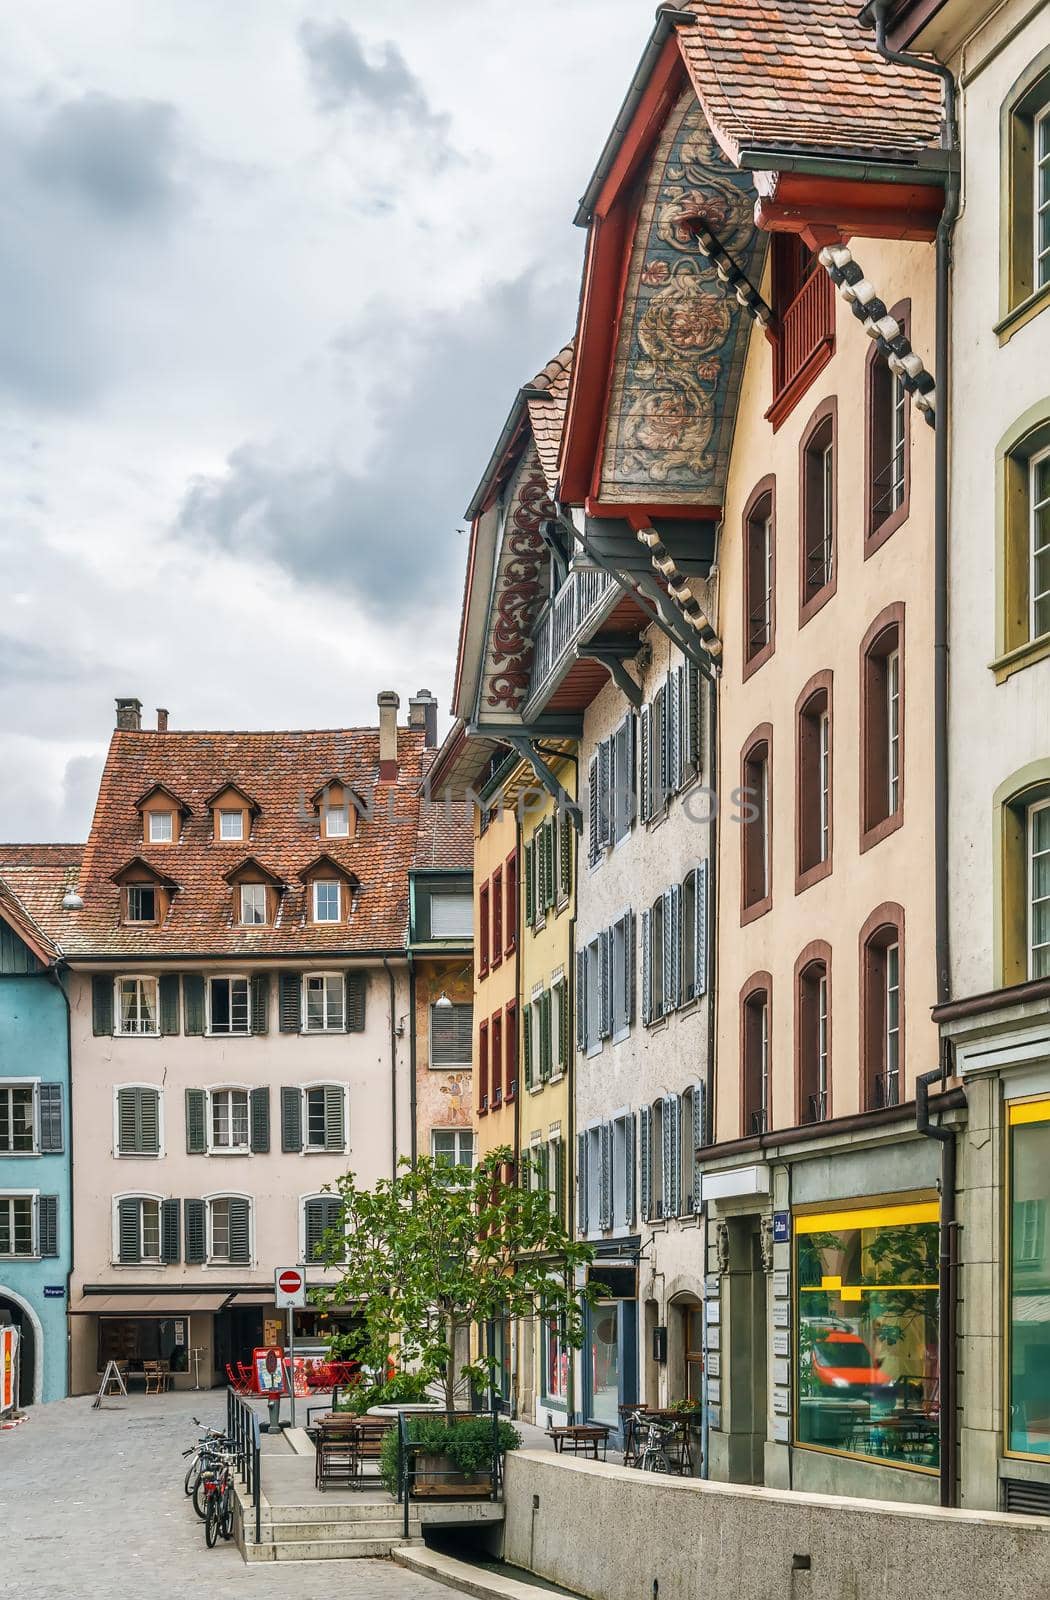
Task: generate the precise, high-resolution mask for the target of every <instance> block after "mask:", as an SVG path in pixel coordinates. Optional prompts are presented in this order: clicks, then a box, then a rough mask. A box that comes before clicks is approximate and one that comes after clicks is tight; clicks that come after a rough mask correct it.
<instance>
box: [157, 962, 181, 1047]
mask: <svg viewBox="0 0 1050 1600" xmlns="http://www.w3.org/2000/svg"><path fill="white" fill-rule="evenodd" d="M158 988H159V990H160V1031H161V1033H162V1034H171V1033H178V1031H179V975H178V973H177V972H165V973H164V974H163V975H162V977H161V980H160V983H159V985H158Z"/></svg>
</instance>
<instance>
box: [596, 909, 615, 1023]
mask: <svg viewBox="0 0 1050 1600" xmlns="http://www.w3.org/2000/svg"><path fill="white" fill-rule="evenodd" d="M611 1033H612V932H611V930H610V929H609V928H603V929H602V931H601V933H600V934H599V935H598V1037H599V1038H600V1039H608V1038H609V1036H610V1035H611Z"/></svg>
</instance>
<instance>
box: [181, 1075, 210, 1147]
mask: <svg viewBox="0 0 1050 1600" xmlns="http://www.w3.org/2000/svg"><path fill="white" fill-rule="evenodd" d="M207 1111H208V1097H207V1095H206V1094H205V1092H204V1090H203V1089H187V1090H186V1153H187V1155H191V1156H203V1155H205V1154H206V1153H207V1149H208V1129H207Z"/></svg>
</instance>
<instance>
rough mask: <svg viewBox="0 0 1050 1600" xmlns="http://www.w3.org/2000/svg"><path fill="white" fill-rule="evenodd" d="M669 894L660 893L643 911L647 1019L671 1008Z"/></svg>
mask: <svg viewBox="0 0 1050 1600" xmlns="http://www.w3.org/2000/svg"><path fill="white" fill-rule="evenodd" d="M667 933H668V929H667V917H666V896H665V895H659V896H658V897H657V899H655V900H654V901H653V903H652V905H651V906H650V907H649V910H648V911H643V912H642V999H643V1006H644V1011H643V1016H642V1021H643V1022H645V1023H650V1022H658V1021H659V1019H660V1018H661V1017H662V1016H663V1015H664V1012H665V1010H666V1008H667V962H668V957H669V941H668V939H667Z"/></svg>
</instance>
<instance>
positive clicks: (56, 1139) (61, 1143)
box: [37, 1083, 65, 1156]
mask: <svg viewBox="0 0 1050 1600" xmlns="http://www.w3.org/2000/svg"><path fill="white" fill-rule="evenodd" d="M37 1104H38V1106H39V1109H40V1154H41V1155H42V1156H55V1155H61V1154H62V1151H63V1150H64V1149H65V1133H64V1129H63V1126H62V1121H63V1119H62V1085H61V1084H60V1083H42V1084H41V1085H40V1087H39V1089H38V1090H37Z"/></svg>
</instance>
